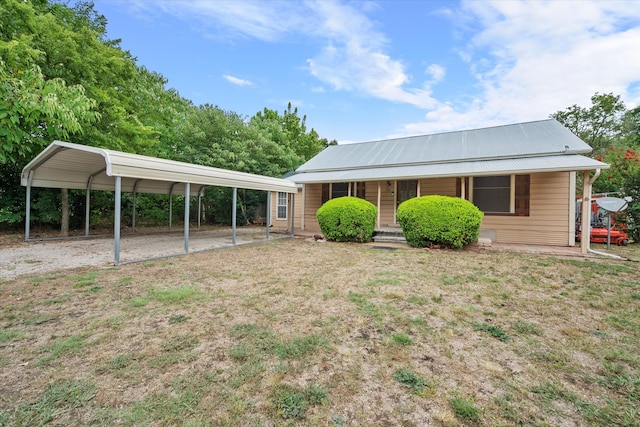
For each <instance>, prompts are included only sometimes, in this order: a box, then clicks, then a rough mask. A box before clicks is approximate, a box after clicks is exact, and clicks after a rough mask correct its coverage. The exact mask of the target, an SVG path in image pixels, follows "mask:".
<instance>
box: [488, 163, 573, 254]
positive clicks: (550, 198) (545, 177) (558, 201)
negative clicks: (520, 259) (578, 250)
mask: <svg viewBox="0 0 640 427" xmlns="http://www.w3.org/2000/svg"><path fill="white" fill-rule="evenodd" d="M570 182H571V180H570V179H569V172H555V173H543V174H532V175H531V183H530V192H531V196H530V202H529V206H530V208H529V216H528V217H523V216H499V215H485V217H484V219H483V221H482V226H481V229H482V230H492V231H495V233H496V241H497V242H498V243H528V244H536V245H552V246H568V245H569V221H570V220H569V203H570V196H571V195H572V193H573V191H572V189H571V188H569V187H570Z"/></svg>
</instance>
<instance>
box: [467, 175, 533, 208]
mask: <svg viewBox="0 0 640 427" xmlns="http://www.w3.org/2000/svg"><path fill="white" fill-rule="evenodd" d="M471 186H472V188H471V197H472V198H471V200H472V201H473V203H474V204H475V205H476V206H477V207H478V209H480V210H481V211H483V212H484V213H488V214H512V215H518V216H529V188H530V177H529V175H503V176H479V177H474V178H472V179H471Z"/></svg>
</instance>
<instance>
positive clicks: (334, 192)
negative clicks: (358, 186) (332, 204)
mask: <svg viewBox="0 0 640 427" xmlns="http://www.w3.org/2000/svg"><path fill="white" fill-rule="evenodd" d="M348 195H349V183H348V182H334V183H333V184H331V198H332V199H335V198H337V197H344V196H348Z"/></svg>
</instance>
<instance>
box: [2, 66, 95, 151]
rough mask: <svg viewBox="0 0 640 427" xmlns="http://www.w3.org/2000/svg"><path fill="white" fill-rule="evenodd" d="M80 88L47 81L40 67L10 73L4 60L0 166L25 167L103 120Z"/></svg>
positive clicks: (61, 81)
mask: <svg viewBox="0 0 640 427" xmlns="http://www.w3.org/2000/svg"><path fill="white" fill-rule="evenodd" d="M95 107H96V102H95V101H94V100H93V99H91V98H88V97H87V96H86V95H85V91H84V88H83V87H82V86H80V85H73V86H68V85H67V84H66V83H65V81H64V80H62V79H60V78H54V79H49V80H47V79H45V77H44V76H43V74H42V72H41V71H40V68H39V67H38V66H37V65H32V66H31V67H29V68H27V69H25V70H22V69H14V70H8V69H7V68H6V66H5V64H4V62H3V61H2V59H0V138H1V139H0V162H10V163H14V164H23V163H24V162H25V161H26V160H28V159H29V158H30V157H32V156H33V155H35V154H37V153H38V152H39V151H40V150H41V149H42V148H43V147H45V146H47V145H48V144H49V143H50V142H51V141H52V140H53V139H67V138H69V137H70V136H71V135H72V134H81V133H82V131H83V128H84V127H86V126H87V125H88V124H90V123H92V122H95V121H96V120H97V119H99V117H100V114H99V113H97V112H96V111H95Z"/></svg>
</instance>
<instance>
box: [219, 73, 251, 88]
mask: <svg viewBox="0 0 640 427" xmlns="http://www.w3.org/2000/svg"><path fill="white" fill-rule="evenodd" d="M222 78H223V79H225V80H226V81H228V82H229V83H231V84H234V85H236V86H252V85H253V83H252V82H250V81H249V80H245V79H241V78H239V77H234V76H231V75H229V74H224V75H223V76H222Z"/></svg>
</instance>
